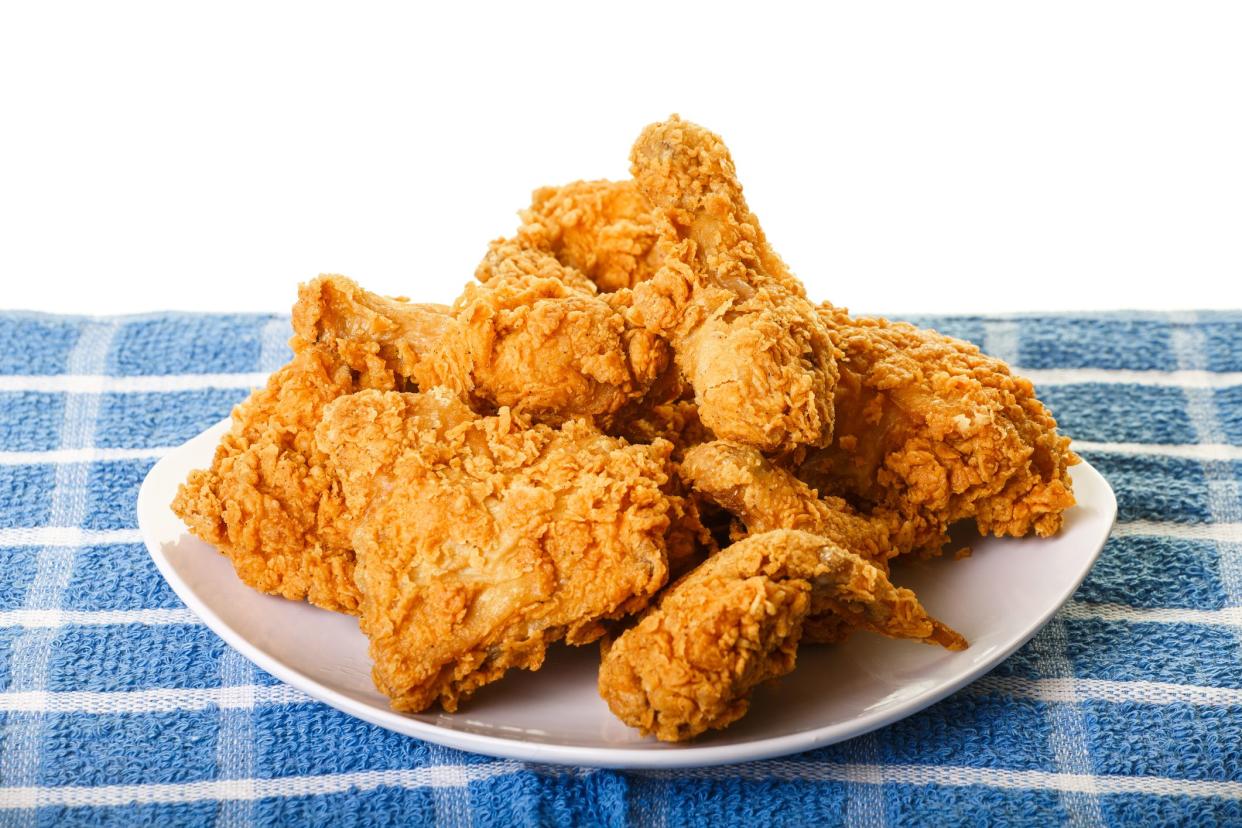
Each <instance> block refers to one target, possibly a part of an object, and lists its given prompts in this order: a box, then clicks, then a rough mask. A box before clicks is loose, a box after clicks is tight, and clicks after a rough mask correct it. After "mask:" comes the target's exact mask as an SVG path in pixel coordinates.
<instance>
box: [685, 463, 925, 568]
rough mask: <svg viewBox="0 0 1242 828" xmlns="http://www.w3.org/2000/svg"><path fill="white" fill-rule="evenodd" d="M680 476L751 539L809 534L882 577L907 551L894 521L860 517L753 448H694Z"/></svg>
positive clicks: (898, 524) (890, 517) (889, 517)
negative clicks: (784, 531) (893, 560)
mask: <svg viewBox="0 0 1242 828" xmlns="http://www.w3.org/2000/svg"><path fill="white" fill-rule="evenodd" d="M679 473H680V475H681V477H682V479H683V480H684V481H685V483H686V485H688V486H689V487H690V488H692V489H693V490H694V491H696V492H698V493H699V494H701V495H703V496H705V497H707V498H709V499H710V500H711V501H712V502H713V503H716V504H717V505H719V506H721V507H722V508H724V509H727V510H728V511H729V512H731V513H732V514H733V515H735V516H736V517H737V518H738V519H740V520H741V521H742V522H743V523H744V524H745V525H746V530H747V532H749V533H750V534H761V533H763V532H770V531H772V530H774V529H799V530H803V531H807V532H811V533H813V534H816V535H821V536H823V537H825V538H828V539H829V540H831V541H832V542H833V543H835V544H837V545H838V546H840V547H841V548H843V549H845V550H846V551H848V552H851V553H853V554H855V555H858V556H859V557H861V558H863V559H864V560H867V561H869V562H870V563H872V564H875V565H876V566H878V567H880V568H881V569H883V570H885V571H887V569H888V560H889V559H890V558H892V557H894V556H895V555H898V554H900V553H901V552H903V551H908V549H903V544H902V542H903V540H906V541H907V542H908V540H907V539H906V538H903V536H902V528H903V527H902V525H901V522H900V519H899V518H898V517H897V516H896V515H888V514H885V515H879V516H870V515H861V514H859V513H858V512H857V511H855V509H854V508H853V507H852V506H850V505H849V504H848V503H846V502H845V501H844V500H842V499H841V498H839V497H833V496H831V495H825V496H821V495H820V494H819V493H818V492H816V491H815V490H814V489H812V488H811V487H810V486H808V485H807V484H806V483H803V482H802V481H801V480H799V479H798V478H797V477H795V476H794V475H793V474H792V473H791V472H789V471H788V470H786V469H783V468H781V467H779V466H776V465H774V464H772V463H771V462H769V461H768V459H767V458H766V457H764V456H763V455H762V454H761V453H760V452H759V451H758V450H757V449H755V448H753V447H751V446H741V445H738V444H736V443H726V442H723V441H715V442H710V443H704V444H702V445H698V446H694V447H693V448H691V449H689V450H688V451H687V452H686V454H685V457H684V458H683V459H682V461H681V464H680V467H679Z"/></svg>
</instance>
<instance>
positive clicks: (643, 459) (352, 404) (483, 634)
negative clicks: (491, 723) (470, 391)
mask: <svg viewBox="0 0 1242 828" xmlns="http://www.w3.org/2000/svg"><path fill="white" fill-rule="evenodd" d="M316 440H317V445H318V446H319V449H320V450H321V451H323V452H324V453H325V454H326V455H327V456H328V457H329V462H330V464H331V467H332V469H333V470H334V472H335V474H336V475H338V476H339V478H340V480H341V481H342V484H343V490H344V494H345V498H346V503H347V505H348V507H349V508H350V510H351V511H353V513H355V514H357V515H359V516H360V520H359V522H358V524H357V528H356V529H355V531H354V532H353V536H352V541H353V546H354V549H355V551H356V553H357V557H358V567H357V574H356V577H357V581H358V586H359V588H360V589H361V592H362V621H361V625H362V629H363V632H365V633H366V634H367V636H368V637H369V638H370V639H371V656H372V658H373V659H374V661H375V670H374V678H375V682H376V685H377V686H378V687H379V688H380V689H381V690H383V691H384V692H385V693H386V694H388V695H389V696H390V697H391V698H392V704H393V707H394V708H395V709H397V710H404V711H419V710H423V709H425V708H427V707H428V706H430V705H432V704H434V703H436V702H439V704H440V706H441V707H442V708H443V709H445V710H449V711H452V710H454V709H456V707H457V705H458V703H459V702H460V701H461V700H462V699H463V698H465V697H467V696H469V695H470V694H471V693H473V692H474V691H475V690H477V689H478V688H479V687H481V686H483V685H485V684H487V683H489V682H492V681H495V680H496V679H498V678H500V677H501V676H502V675H503V674H504V673H505V671H507V670H509V669H512V668H525V669H537V668H538V667H539V666H540V665H541V664H542V662H543V657H544V651H545V650H546V648H547V647H548V645H549V644H551V643H553V642H555V641H558V640H561V639H564V640H565V641H568V642H569V643H571V644H583V643H586V642H589V641H593V640H595V639H596V638H598V637H599V636H600V635H601V634H602V633H603V631H604V628H603V625H602V622H603V621H604V620H605V619H611V618H619V617H621V616H623V615H625V614H627V613H631V612H634V611H636V610H639V609H642V608H643V607H644V606H645V605H646V603H647V601H648V600H649V598H650V597H651V596H652V595H654V594H655V592H656V591H657V590H658V589H659V588H660V587H662V586H663V585H664V582H665V580H666V577H667V573H668V568H667V561H666V551H665V533H666V532H667V530H668V528H669V523H670V513H671V511H672V510H673V508H674V504H673V501H672V499H671V498H670V496H669V495H668V494H667V493H666V491H665V489H666V486H667V485H668V483H669V466H668V455H669V452H670V451H671V449H672V447H671V446H670V445H669V444H668V443H667V442H663V441H658V442H656V443H653V444H651V445H647V446H629V445H626V444H625V443H624V442H623V441H621V440H618V439H616V438H612V437H608V436H606V435H604V434H601V433H600V432H598V431H596V430H595V429H594V428H592V427H591V426H590V425H589V424H587V423H585V422H583V421H579V420H574V421H569V422H567V423H565V424H564V425H563V426H562V427H561V428H560V429H554V428H551V427H549V426H545V425H535V426H530V427H527V426H526V425H525V424H524V423H523V422H522V420H521V418H520V417H517V416H514V415H512V414H511V413H510V412H509V411H508V409H502V410H501V412H500V413H499V414H498V415H497V416H494V417H480V416H479V415H477V414H475V413H474V412H472V411H471V410H470V409H469V408H468V407H467V406H466V405H464V404H463V403H462V402H461V401H460V400H459V399H458V398H457V396H456V395H454V394H453V393H451V392H450V391H448V390H447V389H442V388H435V389H431V390H430V391H428V392H425V393H421V394H400V393H393V392H389V393H382V392H372V391H367V392H362V393H358V394H354V395H351V396H348V397H343V398H341V399H339V400H337V401H336V402H334V403H333V404H331V405H329V406H328V407H327V409H326V410H325V412H324V416H323V420H322V423H321V424H320V426H319V428H318V431H317V435H316Z"/></svg>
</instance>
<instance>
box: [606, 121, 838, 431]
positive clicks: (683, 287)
mask: <svg viewBox="0 0 1242 828" xmlns="http://www.w3.org/2000/svg"><path fill="white" fill-rule="evenodd" d="M630 160H631V172H632V174H633V176H634V180H635V181H636V182H637V184H638V187H639V189H640V190H642V192H643V193H644V194H645V195H646V196H647V198H648V200H649V201H650V202H651V204H652V205H653V208H654V210H655V213H656V215H657V217H658V219H659V221H660V227H661V241H660V247H659V253H660V257H661V262H662V263H661V266H660V269H659V271H658V272H657V273H656V274H655V275H654V276H653V277H652V278H650V279H648V280H646V281H642V282H639V283H638V284H637V285H635V287H634V299H633V307H632V309H631V310H630V312H629V315H630V318H631V319H632V320H633V321H634V323H635V324H637V325H641V326H644V327H646V328H648V329H649V330H652V331H654V332H657V333H659V334H661V335H662V336H665V337H667V338H668V339H669V341H670V342H671V343H672V346H673V351H674V353H675V355H676V360H677V365H678V366H679V367H680V369H681V372H682V374H683V375H684V376H685V377H686V379H687V381H688V382H689V384H690V385H691V386H692V387H693V389H694V393H695V402H696V403H697V404H698V406H699V416H700V417H701V418H702V421H703V423H704V425H706V426H707V427H708V428H710V429H711V430H712V431H713V432H714V433H715V434H716V435H717V436H719V437H721V438H722V439H728V440H733V441H736V442H741V443H746V444H749V445H754V446H757V447H759V448H761V449H764V450H777V449H789V448H792V447H794V446H795V445H797V444H807V445H812V446H823V445H825V444H827V442H828V441H829V439H830V438H831V435H832V392H833V386H834V385H835V383H836V367H835V363H834V355H833V349H832V344H831V342H830V341H829V339H828V335H827V332H826V331H825V329H824V324H823V321H822V320H821V319H820V318H819V317H818V316H817V315H816V313H815V309H814V307H813V306H812V305H811V303H810V302H808V301H807V299H806V295H805V292H804V290H803V288H802V285H801V284H800V283H799V282H798V281H797V280H796V279H795V278H794V277H793V276H792V275H791V274H790V273H789V271H788V270H787V268H786V267H785V265H784V263H783V262H782V261H781V260H780V258H779V257H778V256H777V255H776V253H775V252H774V251H772V249H771V247H770V246H769V245H768V242H767V239H766V238H765V236H764V234H763V231H762V230H761V229H760V227H759V222H758V220H757V219H756V218H755V216H754V214H753V213H751V212H750V210H749V208H748V207H747V206H746V201H745V199H744V198H743V197H742V188H741V185H740V184H738V181H737V177H736V175H735V174H734V170H733V161H732V159H731V158H730V157H729V151H728V150H727V149H726V148H725V146H724V144H723V143H722V142H721V140H720V138H719V137H718V136H716V135H714V134H712V133H711V132H708V131H707V130H705V129H703V128H702V127H699V126H696V125H694V124H691V123H688V122H686V121H682V120H680V119H678V118H677V117H675V116H674V117H673V118H672V119H670V120H668V121H665V122H662V123H657V124H653V125H651V126H649V127H647V128H646V129H645V130H644V131H643V133H642V135H640V136H639V138H638V141H637V143H635V145H634V149H633V151H632V153H631V155H630Z"/></svg>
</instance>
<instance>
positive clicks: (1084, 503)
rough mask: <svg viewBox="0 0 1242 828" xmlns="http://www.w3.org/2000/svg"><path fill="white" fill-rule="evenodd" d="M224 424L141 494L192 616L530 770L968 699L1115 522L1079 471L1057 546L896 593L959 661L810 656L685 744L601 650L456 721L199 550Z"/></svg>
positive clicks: (668, 762) (627, 761) (867, 721)
mask: <svg viewBox="0 0 1242 828" xmlns="http://www.w3.org/2000/svg"><path fill="white" fill-rule="evenodd" d="M227 429H228V423H227V421H226V422H222V423H220V424H218V425H216V426H214V427H213V428H210V429H208V430H207V431H205V432H203V433H202V434H200V435H199V436H197V437H195V438H194V439H193V440H191V441H189V442H188V443H186V444H185V445H183V446H181V447H180V448H178V449H176V450H174V451H173V452H172V453H170V454H169V455H167V456H166V457H164V458H163V459H162V460H160V461H159V462H158V463H156V465H155V468H153V469H151V473H150V474H148V475H147V478H146V480H145V481H143V484H142V490H141V491H140V492H139V494H138V525H139V526H140V527H141V530H142V535H143V538H144V539H145V540H146V544H147V548H148V549H149V550H150V552H151V557H152V558H154V559H155V563H156V565H157V566H158V567H159V569H160V572H162V573H163V574H164V577H165V578H167V579H168V583H169V584H171V585H172V588H173V589H174V590H176V592H177V595H179V596H180V597H181V600H183V601H184V602H185V603H186V605H187V606H188V607H189V608H190V609H191V610H193V611H194V612H195V613H196V614H197V615H198V616H199V617H200V618H202V620H203V622H204V623H205V624H206V625H207V626H208V627H210V628H211V629H212V630H214V631H215V632H216V633H217V634H218V635H219V636H220V637H221V638H223V639H224V640H225V641H227V642H228V643H229V644H230V645H231V646H233V647H234V648H236V649H237V650H238V651H240V652H241V653H242V654H243V655H245V656H246V657H247V658H249V659H250V660H251V661H253V662H254V663H255V664H257V665H259V666H260V667H262V668H263V669H264V670H267V671H268V672H269V673H271V674H272V675H274V676H277V677H279V678H280V679H282V680H284V681H286V682H288V683H289V684H291V685H293V686H294V687H296V688H298V689H300V690H302V691H303V692H305V693H307V694H308V695H310V696H312V697H314V698H316V699H319V700H320V701H323V702H325V703H326V704H330V705H332V706H333V707H335V708H337V709H338V710H341V711H344V712H345V713H348V714H350V715H353V716H357V717H358V718H360V719H364V720H365V721H368V722H371V723H373V724H376V725H379V726H380V727H385V728H388V729H389V730H395V731H397V732H398V733H405V734H408V735H410V736H416V737H418V738H420V739H426V740H427V741H431V742H437V743H439V744H442V745H447V746H449V747H453V748H459V749H461V750H469V751H474V752H476V753H485V754H490V755H492V756H503V757H509V758H513V759H521V760H527V761H532V762H556V763H565V764H574V765H589V766H597V767H616V768H671V767H691V766H701V765H716V764H725V763H728V762H740V761H745V760H752V759H764V758H768V757H772V756H781V755H785V754H789V753H797V752H799V751H803V750H809V749H811V748H816V747H822V746H823V745H828V744H832V743H833V742H839V741H842V740H844V739H849V738H851V737H853V736H858V735H860V734H862V733H866V732H868V731H870V730H874V729H876V728H878V727H883V726H884V725H887V724H890V723H892V722H895V721H897V720H898V719H901V718H904V717H905V716H909V715H910V714H912V713H915V712H917V711H919V710H922V709H923V708H924V707H927V706H928V705H930V704H933V703H935V702H937V701H939V700H940V699H943V698H944V697H945V696H947V695H949V694H950V693H952V692H954V691H955V690H958V689H959V688H961V687H963V686H965V685H966V684H968V683H969V682H971V681H973V680H974V679H976V678H978V677H979V676H981V675H983V674H984V673H985V672H987V671H988V670H990V669H991V668H992V667H994V666H996V665H997V664H998V663H1000V661H1001V660H1003V659H1004V658H1005V657H1006V656H1008V655H1009V654H1010V653H1012V652H1013V651H1014V650H1016V649H1017V648H1018V647H1020V646H1022V644H1024V643H1025V642H1026V641H1027V640H1029V639H1030V638H1031V636H1033V635H1034V634H1035V633H1036V632H1037V631H1038V630H1039V628H1040V627H1042V626H1043V625H1044V624H1045V623H1046V622H1047V621H1048V619H1049V618H1051V617H1052V614H1053V613H1054V612H1056V610H1057V609H1058V608H1059V607H1060V606H1061V605H1062V604H1064V603H1065V602H1066V601H1067V600H1068V599H1069V597H1070V595H1072V594H1073V592H1074V590H1075V589H1076V588H1077V587H1078V584H1079V583H1081V582H1082V579H1083V578H1084V577H1085V576H1086V574H1087V570H1088V569H1090V568H1091V564H1092V563H1094V562H1095V559H1096V557H1098V555H1099V553H1100V549H1101V548H1102V547H1103V545H1104V541H1105V539H1106V538H1107V537H1108V533H1109V531H1110V529H1111V528H1112V525H1113V519H1114V517H1115V516H1116V513H1117V501H1116V499H1115V498H1114V497H1113V491H1112V489H1111V488H1109V485H1108V483H1107V482H1106V481H1105V480H1104V478H1103V477H1101V476H1100V474H1099V472H1097V471H1096V470H1095V469H1093V468H1092V467H1091V466H1089V465H1087V464H1086V463H1083V464H1081V465H1079V466H1076V467H1074V469H1073V470H1072V471H1073V477H1074V492H1075V495H1076V496H1077V498H1078V503H1079V505H1078V506H1076V507H1075V508H1073V509H1071V510H1070V511H1069V512H1067V513H1066V515H1065V528H1064V529H1062V531H1061V533H1060V534H1059V535H1057V536H1056V537H1054V538H1049V539H1044V540H1039V539H1035V538H1023V539H1020V540H1015V539H997V538H984V539H976V540H974V541H973V544H972V545H973V549H974V554H973V555H972V556H971V557H969V558H967V559H964V560H960V561H954V560H952V559H951V558H941V559H938V560H935V561H911V562H903V563H901V564H899V565H898V566H897V567H896V568H895V569H894V577H893V580H894V581H895V582H897V583H899V584H901V585H903V586H909V587H911V588H913V589H914V590H915V591H916V592H917V593H918V595H919V598H920V599H921V600H922V602H923V604H924V605H925V606H926V607H927V609H928V611H929V612H931V613H932V614H933V615H935V616H937V617H938V618H940V619H942V620H943V621H945V622H946V623H948V624H949V625H951V626H952V627H954V628H955V629H957V630H958V631H959V632H961V633H962V634H963V635H965V636H966V638H967V639H968V640H969V641H970V648H969V649H967V650H965V651H964V652H960V653H950V652H948V651H946V650H942V649H940V648H938V647H930V646H927V645H925V644H918V643H915V642H910V641H894V640H891V639H887V638H883V637H880V636H877V635H872V634H869V633H859V634H856V635H854V636H853V637H852V638H851V639H850V640H849V641H848V642H846V643H845V644H843V645H838V646H834V647H811V646H808V647H803V648H802V650H801V652H799V654H798V669H797V670H796V671H794V673H793V674H792V675H790V676H788V677H786V678H783V679H781V680H779V681H777V682H773V683H771V684H769V685H766V686H764V687H761V688H760V689H759V690H758V692H757V693H756V694H755V698H754V704H753V705H752V708H751V712H750V713H749V715H747V716H746V717H745V718H744V719H742V720H741V721H740V722H738V723H737V724H735V725H733V726H731V727H730V728H728V729H727V730H724V731H720V732H717V733H713V734H705V735H704V736H702V737H700V738H699V739H697V740H696V741H694V742H691V743H689V744H679V745H669V744H664V743H661V742H657V741H656V740H654V739H651V738H643V737H641V736H639V735H638V732H637V731H635V730H632V729H630V728H628V727H626V726H625V725H623V724H622V723H621V722H620V721H618V720H617V719H616V718H614V717H613V716H612V714H611V713H609V711H608V708H607V707H606V706H605V704H604V702H603V701H602V700H601V699H600V697H599V694H598V692H597V691H596V686H595V681H596V673H597V669H598V666H599V651H598V648H597V647H594V646H588V647H578V648H571V647H554V648H553V649H552V651H551V652H549V654H548V659H547V662H546V663H545V664H544V667H543V669H542V670H540V671H539V672H537V673H528V672H524V671H513V672H511V673H510V674H509V675H508V676H506V677H505V678H504V679H503V680H502V681H500V682H497V683H495V684H492V685H490V686H488V687H486V688H484V689H483V690H482V691H480V692H479V693H478V694H477V695H475V696H474V697H473V698H472V699H471V700H470V701H468V702H466V703H465V704H463V705H462V707H461V709H460V710H459V711H458V712H457V713H454V714H448V713H441V712H428V713H423V714H420V715H410V714H404V713H396V712H394V711H392V710H390V709H389V707H388V703H387V700H386V699H385V697H384V696H382V695H381V694H380V693H379V692H378V691H377V690H376V689H375V688H374V686H373V685H372V684H371V678H370V669H371V664H370V660H369V658H368V657H367V642H366V639H365V638H364V637H363V635H362V633H360V632H359V631H358V624H357V621H356V620H355V619H354V618H352V617H350V616H346V615H337V614H335V613H331V612H327V611H325V610H320V609H316V608H314V607H311V606H309V605H307V604H301V603H294V602H292V601H286V600H284V599H281V598H275V597H272V596H268V595H261V594H260V593H258V592H255V591H253V590H251V589H249V588H247V587H246V586H244V585H243V584H242V582H241V581H239V580H238V579H237V577H236V576H235V575H234V573H233V567H232V565H231V564H230V563H229V561H228V559H227V558H225V557H224V556H223V555H220V554H219V553H217V552H216V550H215V549H213V548H212V547H210V546H208V545H207V544H205V543H203V542H202V541H200V540H198V539H197V538H195V537H192V536H191V535H189V534H188V533H187V532H186V529H185V526H184V524H182V523H181V521H180V520H178V518H177V517H176V516H175V515H174V514H173V513H172V511H171V510H170V509H169V503H170V502H171V501H172V499H173V495H174V494H175V493H176V490H177V485H178V484H179V483H180V482H181V481H182V480H184V479H185V476H186V474H188V473H189V471H190V470H191V469H194V468H201V467H204V466H207V465H208V464H209V463H210V462H211V456H212V452H213V451H214V449H215V446H216V443H217V441H218V440H219V438H220V436H221V435H222V434H223V433H224V432H225V431H226V430H227Z"/></svg>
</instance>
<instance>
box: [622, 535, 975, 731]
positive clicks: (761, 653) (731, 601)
mask: <svg viewBox="0 0 1242 828" xmlns="http://www.w3.org/2000/svg"><path fill="white" fill-rule="evenodd" d="M828 612H831V613H833V614H834V615H837V616H840V617H843V618H846V619H848V622H849V623H850V624H852V625H855V626H859V627H862V628H864V629H868V630H873V631H875V632H879V633H882V634H884V635H888V636H893V637H899V638H913V639H918V640H921V641H926V642H927V643H934V644H940V645H942V646H945V647H948V648H950V649H961V648H963V647H965V641H964V640H963V639H962V637H961V636H960V635H958V634H957V633H955V632H953V631H952V630H951V629H949V628H948V627H946V626H944V625H943V624H941V623H940V622H938V621H936V620H934V619H932V618H930V617H929V616H928V615H927V613H926V612H925V611H924V610H923V608H922V607H921V606H920V605H919V603H918V600H917V599H916V598H915V597H914V593H912V592H910V591H909V590H907V589H899V588H896V587H894V586H893V585H892V584H890V583H889V582H888V579H887V578H886V577H885V575H884V573H883V572H882V571H880V570H879V569H878V568H876V567H874V566H872V565H871V564H869V563H867V562H866V561H864V560H863V559H862V558H859V557H858V556H857V555H853V554H850V553H849V552H846V551H845V550H843V549H841V548H840V547H839V546H837V545H836V544H834V543H832V542H831V541H829V540H827V539H826V538H823V537H820V536H818V535H812V534H810V533H807V532H799V531H790V530H776V531H772V532H766V533H762V534H757V535H751V536H750V537H748V538H746V539H745V540H742V541H739V542H738V543H735V544H733V545H732V546H730V547H729V548H728V549H725V550H723V551H721V552H720V553H718V554H716V555H714V556H713V557H711V558H709V559H708V560H707V561H706V562H705V563H704V564H702V565H701V566H699V567H698V568H697V569H694V570H693V571H692V572H690V573H689V574H688V575H686V576H684V577H683V578H682V579H681V580H679V581H678V582H676V583H675V584H673V585H672V586H670V587H669V588H668V590H666V591H665V592H664V593H663V594H662V595H661V597H660V599H659V602H658V604H657V605H656V606H654V607H652V608H651V609H650V610H648V611H647V612H646V613H645V614H644V615H643V616H642V617H641V618H640V619H639V621H638V623H637V624H636V625H635V626H633V627H632V628H630V629H629V630H627V631H626V632H624V633H622V634H621V636H620V637H618V638H617V639H616V641H614V642H612V643H611V644H610V645H607V646H606V647H605V650H604V657H603V661H602V664H601V665H600V673H599V689H600V695H602V696H603V698H604V700H605V701H606V702H607V703H608V707H609V709H611V710H612V712H613V713H614V714H616V715H617V717H618V718H620V719H621V720H622V721H624V722H625V723H626V724H628V725H630V726H631V727H637V728H639V729H640V730H642V731H643V733H653V734H655V736H656V737H657V738H659V739H663V740H665V741H681V740H684V739H690V738H693V737H694V736H697V735H698V734H700V733H702V732H704V731H705V730H709V729H718V728H723V727H725V726H727V725H729V724H731V723H733V722H735V721H737V720H738V719H739V718H741V717H742V716H743V715H745V714H746V711H747V709H748V708H749V706H750V694H751V692H752V691H753V690H754V688H755V687H756V686H758V685H759V684H762V683H763V682H765V681H768V680H769V679H772V678H775V677H778V676H782V675H785V674H786V673H788V672H790V671H791V670H793V668H794V665H795V663H796V660H797V647H798V643H799V640H800V638H801V635H802V627H803V623H804V621H805V620H806V619H807V618H808V617H810V616H813V615H816V614H826V613H828Z"/></svg>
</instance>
